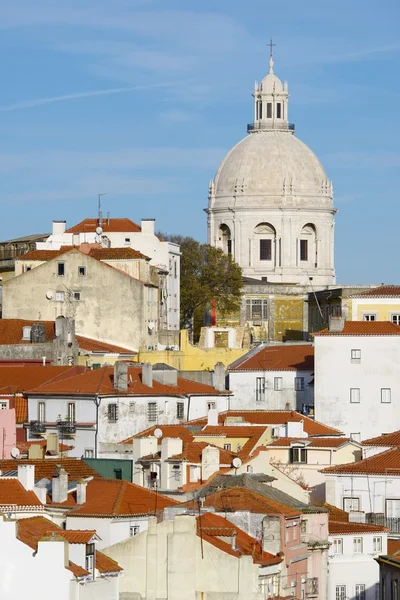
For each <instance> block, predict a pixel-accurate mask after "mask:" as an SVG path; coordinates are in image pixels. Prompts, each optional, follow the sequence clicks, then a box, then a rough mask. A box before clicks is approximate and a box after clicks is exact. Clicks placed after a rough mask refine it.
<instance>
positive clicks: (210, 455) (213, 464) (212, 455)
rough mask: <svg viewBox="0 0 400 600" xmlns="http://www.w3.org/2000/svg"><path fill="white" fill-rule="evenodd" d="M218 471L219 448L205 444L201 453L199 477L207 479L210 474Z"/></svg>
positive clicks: (203, 479)
mask: <svg viewBox="0 0 400 600" xmlns="http://www.w3.org/2000/svg"><path fill="white" fill-rule="evenodd" d="M217 471H219V448H216V447H215V446H206V447H205V448H204V450H203V452H202V453H201V479H202V481H207V479H208V478H209V477H211V475H214V473H216V472H217Z"/></svg>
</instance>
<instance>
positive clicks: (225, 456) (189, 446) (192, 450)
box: [168, 442, 237, 466]
mask: <svg viewBox="0 0 400 600" xmlns="http://www.w3.org/2000/svg"><path fill="white" fill-rule="evenodd" d="M207 446H211V447H213V448H218V450H219V463H220V465H229V466H231V465H232V461H233V459H234V458H235V456H237V454H236V453H234V452H230V451H229V450H224V449H223V448H219V447H218V446H214V445H213V444H209V443H207V442H185V443H184V444H183V451H182V452H181V453H180V454H175V455H174V456H171V457H170V458H169V459H168V460H187V461H188V462H190V463H196V464H200V463H201V458H202V454H203V450H204V448H206V447H207Z"/></svg>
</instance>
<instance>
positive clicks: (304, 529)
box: [300, 521, 307, 533]
mask: <svg viewBox="0 0 400 600" xmlns="http://www.w3.org/2000/svg"><path fill="white" fill-rule="evenodd" d="M300 532H301V533H307V521H302V522H301V525H300Z"/></svg>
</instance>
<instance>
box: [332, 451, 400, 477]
mask: <svg viewBox="0 0 400 600" xmlns="http://www.w3.org/2000/svg"><path fill="white" fill-rule="evenodd" d="M321 473H327V474H329V473H332V474H335V473H337V474H347V473H352V474H354V475H366V474H368V475H391V476H392V477H396V476H397V477H399V476H400V448H389V450H386V451H385V452H381V453H379V454H375V455H374V456H371V457H369V458H364V459H363V460H359V461H356V462H353V463H348V464H345V465H335V466H333V467H327V468H326V469H322V470H321Z"/></svg>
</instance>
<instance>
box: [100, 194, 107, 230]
mask: <svg viewBox="0 0 400 600" xmlns="http://www.w3.org/2000/svg"><path fill="white" fill-rule="evenodd" d="M107 194H108V192H103V193H102V194H97V197H98V199H99V202H98V207H97V212H98V219H99V225H100V227H101V226H102V225H103V215H102V212H101V197H102V196H107Z"/></svg>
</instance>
